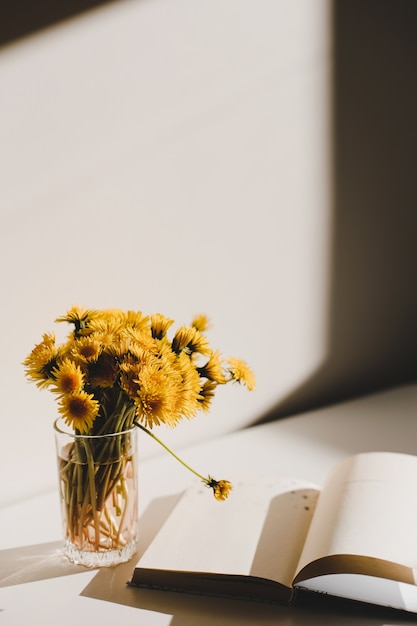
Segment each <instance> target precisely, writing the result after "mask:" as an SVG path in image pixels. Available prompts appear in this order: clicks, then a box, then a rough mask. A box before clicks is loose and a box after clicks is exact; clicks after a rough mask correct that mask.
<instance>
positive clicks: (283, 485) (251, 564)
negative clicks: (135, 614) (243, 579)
mask: <svg viewBox="0 0 417 626" xmlns="http://www.w3.org/2000/svg"><path fill="white" fill-rule="evenodd" d="M317 496H318V490H317V488H313V485H311V483H304V482H300V481H296V480H285V479H282V480H279V479H276V478H270V477H250V478H247V479H240V480H238V481H236V482H234V483H233V491H232V492H231V494H230V496H229V498H228V499H227V500H225V501H224V502H218V501H216V500H215V499H214V498H213V496H212V494H211V493H210V491H208V490H207V488H206V487H205V486H204V485H202V484H201V483H198V484H196V485H195V486H193V487H191V488H190V489H188V490H187V491H186V492H185V494H184V495H183V496H182V498H181V499H180V501H179V502H178V504H177V505H176V507H175V508H174V510H173V511H172V513H171V515H170V516H169V518H168V520H167V521H166V523H165V524H164V526H163V527H162V529H161V530H160V532H159V533H158V535H157V536H156V538H155V539H154V541H153V542H152V544H151V545H150V546H149V548H148V550H147V551H146V552H145V554H144V555H143V556H142V557H141V559H139V562H138V564H137V567H136V569H138V568H139V569H143V570H145V569H158V570H170V571H177V572H178V571H182V572H194V573H195V572H200V573H214V574H224V575H235V576H258V577H262V578H269V579H270V580H274V581H276V582H279V583H281V584H283V585H286V586H288V587H291V583H292V578H293V576H294V573H295V568H296V565H297V562H298V559H299V556H300V553H301V549H302V546H303V543H304V540H305V536H306V533H307V530H308V527H309V525H310V521H311V517H312V513H313V510H314V505H315V501H316V499H317Z"/></svg>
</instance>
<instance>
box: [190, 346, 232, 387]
mask: <svg viewBox="0 0 417 626" xmlns="http://www.w3.org/2000/svg"><path fill="white" fill-rule="evenodd" d="M197 371H198V373H199V374H200V376H201V377H202V378H208V379H209V380H213V381H214V382H216V383H217V384H219V385H222V384H224V383H225V382H226V376H225V375H224V372H223V370H222V365H221V360H220V352H219V351H218V350H216V352H213V353H212V355H211V356H210V358H209V360H208V361H207V363H206V364H205V365H202V366H201V367H197Z"/></svg>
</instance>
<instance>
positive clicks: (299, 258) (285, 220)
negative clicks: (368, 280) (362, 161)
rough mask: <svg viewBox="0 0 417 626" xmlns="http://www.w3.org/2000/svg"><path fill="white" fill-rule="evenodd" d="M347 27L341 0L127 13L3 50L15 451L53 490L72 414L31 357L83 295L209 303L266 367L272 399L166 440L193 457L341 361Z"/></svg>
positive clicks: (223, 331) (7, 318)
mask: <svg viewBox="0 0 417 626" xmlns="http://www.w3.org/2000/svg"><path fill="white" fill-rule="evenodd" d="M329 24H330V11H329V3H328V2H327V1H325V0H319V1H316V2H314V3H311V2H310V1H309V0H298V1H297V2H294V1H293V0H280V1H276V0H271V1H268V2H264V3H262V5H259V4H257V3H253V2H250V1H249V0H245V1H242V0H239V1H237V0H236V1H232V2H228V3H227V4H225V3H223V2H220V1H214V2H213V1H211V2H202V3H199V6H198V9H197V8H196V6H195V3H194V2H192V1H191V0H181V1H180V2H176V3H170V2H168V1H167V0H152V1H151V0H145V1H142V2H118V3H116V4H115V5H110V6H108V7H105V8H103V9H101V10H97V11H94V12H91V13H90V14H88V15H86V16H82V17H80V18H78V19H74V20H71V21H69V22H67V23H65V24H63V25H61V26H59V27H56V28H52V29H50V30H47V31H45V32H44V33H41V34H38V35H35V36H33V37H30V38H28V39H26V40H23V41H21V42H19V43H17V44H14V45H11V46H8V47H6V48H4V49H3V50H2V51H0V81H1V83H2V85H3V89H2V94H3V95H2V98H1V100H0V119H1V120H2V126H3V128H2V154H1V159H2V163H1V170H2V172H3V182H2V190H1V195H2V200H1V225H2V227H1V231H0V232H1V235H0V236H1V252H0V254H1V257H2V259H1V260H2V267H3V274H2V276H3V281H2V282H3V293H4V294H7V297H6V303H5V304H4V305H3V308H2V312H1V316H2V321H1V334H2V339H1V341H2V359H1V368H2V381H3V385H4V389H5V390H6V391H7V394H3V402H2V407H1V409H0V410H1V420H2V422H3V426H4V427H5V428H6V429H7V433H10V437H9V436H7V437H3V438H2V444H1V446H2V450H1V455H0V456H1V458H2V459H3V462H4V463H6V462H9V461H7V459H8V458H10V454H11V452H10V441H12V440H14V439H15V437H17V436H18V435H19V438H20V439H21V438H22V437H24V438H25V442H24V446H26V448H27V454H28V458H32V457H33V458H36V457H42V458H43V459H44V461H41V462H40V466H39V473H38V475H37V476H34V477H33V479H32V480H33V484H34V485H35V486H39V485H41V484H42V485H43V484H46V483H48V481H49V483H50V484H52V485H55V475H53V476H50V475H49V474H47V472H50V467H51V466H50V457H51V455H52V454H53V449H52V448H53V441H52V436H51V432H50V431H51V424H52V420H53V418H54V414H55V405H54V404H53V400H52V398H50V397H49V395H50V394H48V393H47V392H40V391H38V390H37V389H36V388H35V387H34V386H33V385H29V383H27V382H26V381H25V379H24V376H23V368H22V366H21V361H22V360H23V359H24V358H25V356H26V354H27V353H28V352H29V351H30V350H31V348H32V347H33V345H34V344H35V343H37V342H38V341H39V340H40V338H41V336H42V334H43V333H44V332H47V331H54V330H56V331H57V332H62V329H61V328H57V326H56V325H55V324H54V319H55V318H56V317H57V316H58V315H61V314H63V313H64V312H65V311H66V310H67V309H68V308H69V307H70V306H71V305H73V304H80V305H85V306H88V307H92V308H94V307H96V308H100V307H113V306H114V307H121V308H130V309H138V310H142V311H143V312H145V313H151V312H156V311H160V312H162V313H165V314H166V315H169V316H170V317H172V318H174V319H175V320H176V321H177V322H178V324H182V323H188V322H189V321H190V320H191V317H192V316H193V315H194V314H195V313H198V312H201V311H204V312H206V313H207V314H208V315H209V317H210V318H211V320H212V324H213V326H212V330H211V331H210V333H209V338H210V339H211V340H212V343H213V346H214V347H218V348H220V349H221V351H222V353H223V354H224V355H225V356H229V355H234V356H239V357H241V358H244V359H245V360H247V361H248V363H249V364H250V365H251V366H252V368H253V370H254V372H255V374H256V377H257V381H258V386H257V389H256V391H254V392H253V393H251V394H250V393H247V392H246V391H245V390H243V389H239V388H236V387H234V388H232V389H230V388H229V389H225V390H221V392H220V393H219V395H218V397H217V398H216V400H215V402H214V404H213V408H212V411H211V413H210V415H208V416H205V415H203V416H201V417H199V418H197V419H196V420H195V421H193V422H192V423H189V424H186V425H183V426H180V427H179V428H178V429H177V430H175V431H171V432H168V433H164V438H165V440H167V441H168V442H170V443H171V444H173V445H177V447H178V446H180V445H184V444H186V443H190V442H192V441H196V440H199V439H201V438H208V437H213V436H215V435H217V434H220V433H223V432H228V431H230V430H234V429H236V428H239V427H241V426H244V425H247V424H250V423H251V422H253V421H255V420H256V419H257V418H259V417H260V416H261V415H262V414H263V413H264V412H265V411H267V410H268V409H269V408H270V407H271V406H273V405H274V403H275V402H277V401H278V400H279V399H280V398H281V397H282V396H283V395H284V394H285V393H287V392H288V391H289V390H291V389H292V388H294V386H296V385H297V384H298V383H299V382H300V381H302V380H303V379H304V378H305V376H307V375H308V374H309V373H310V372H311V371H312V370H314V369H315V368H316V367H317V366H318V365H319V363H320V362H321V361H322V359H323V358H324V356H325V350H326V346H325V337H326V334H325V328H326V305H327V302H326V298H327V287H328V274H329V267H328V260H329V257H328V255H329V239H330V227H331V221H330V200H331V188H330V148H329V145H330V138H329V133H330V111H329V107H330V104H329V100H330V98H329V91H330V82H331V69H332V68H331V41H330V28H329ZM223 391H224V392H223ZM4 395H5V396H6V397H4ZM160 434H162V433H160ZM33 441H36V442H37V445H39V449H38V451H35V450H34V449H33V448H32V447H31V442H33ZM3 448H4V449H3ZM142 450H143V454H144V455H148V454H154V453H155V452H156V450H155V444H154V443H153V442H152V441H148V440H146V441H142ZM157 452H158V453H159V450H158V451H157ZM45 459H46V460H45ZM42 463H43V464H44V466H43V465H42ZM6 496H7V494H6Z"/></svg>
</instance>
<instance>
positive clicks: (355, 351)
mask: <svg viewBox="0 0 417 626" xmlns="http://www.w3.org/2000/svg"><path fill="white" fill-rule="evenodd" d="M416 24H417V3H416V2H415V1H414V0H403V1H402V2H401V3H397V2H395V0H349V2H345V1H343V0H334V2H333V47H334V79H333V87H332V97H331V100H332V101H331V117H332V119H331V128H332V132H331V136H332V146H331V148H330V152H331V155H330V156H331V162H332V172H331V175H332V199H331V211H332V216H331V223H332V231H333V232H332V241H331V254H330V259H331V260H330V263H331V267H330V272H331V273H330V282H329V294H328V312H327V340H326V357H325V359H324V360H323V362H322V363H321V364H320V365H319V367H317V369H316V370H315V371H314V372H312V373H311V375H310V376H309V377H308V378H306V379H305V380H304V381H303V382H302V383H301V384H300V385H299V386H297V387H296V388H295V389H293V390H292V391H291V392H290V393H289V394H288V395H286V396H285V397H284V398H282V399H281V400H280V401H279V402H278V403H277V404H276V405H275V406H274V407H272V408H271V409H270V410H269V411H267V412H266V413H265V414H264V415H262V416H261V417H260V418H259V420H258V421H257V423H261V422H265V421H270V420H273V419H278V418H281V417H286V416H289V415H294V414H297V413H301V412H305V411H308V410H312V409H316V408H320V407H323V406H326V405H330V404H333V403H335V402H341V401H345V400H347V399H350V398H353V397H358V396H361V395H364V394H368V393H373V392H375V391H379V390H382V389H386V388H389V387H393V386H397V385H399V384H406V383H410V382H413V381H415V380H416V377H417V360H416V357H415V346H416V345H417V324H416V323H415V320H416V318H417V281H416V280H415V274H416V268H417V246H416V245H415V241H416V237H417V210H416V200H417V192H416V184H415V179H416V176H415V149H416V148H415V147H416V145H417V116H416V114H415V111H416V110H417V81H416V80H415V76H416V72H417V38H416V37H415V25H416ZM306 315H308V312H306Z"/></svg>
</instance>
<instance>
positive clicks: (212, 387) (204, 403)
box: [198, 380, 217, 413]
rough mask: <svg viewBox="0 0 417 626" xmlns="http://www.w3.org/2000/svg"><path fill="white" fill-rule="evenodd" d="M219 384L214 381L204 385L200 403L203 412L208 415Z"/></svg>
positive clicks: (207, 381) (201, 390)
mask: <svg viewBox="0 0 417 626" xmlns="http://www.w3.org/2000/svg"><path fill="white" fill-rule="evenodd" d="M216 387H217V383H215V382H214V381H212V380H206V382H205V383H204V385H203V386H202V387H201V389H200V395H199V398H198V401H199V403H200V406H201V408H202V410H203V411H204V412H205V413H207V411H208V410H209V409H210V406H211V401H212V400H213V398H214V394H215V391H216Z"/></svg>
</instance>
